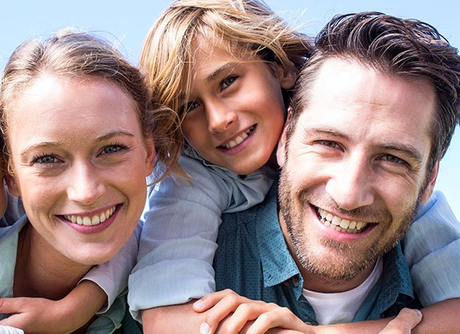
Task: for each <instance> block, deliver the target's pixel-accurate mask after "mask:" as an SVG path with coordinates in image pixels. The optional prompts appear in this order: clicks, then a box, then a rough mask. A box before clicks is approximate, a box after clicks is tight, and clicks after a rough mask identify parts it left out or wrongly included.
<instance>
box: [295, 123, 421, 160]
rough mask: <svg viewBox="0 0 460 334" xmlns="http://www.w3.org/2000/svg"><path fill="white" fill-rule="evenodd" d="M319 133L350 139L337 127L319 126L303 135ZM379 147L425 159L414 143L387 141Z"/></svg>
mask: <svg viewBox="0 0 460 334" xmlns="http://www.w3.org/2000/svg"><path fill="white" fill-rule="evenodd" d="M318 134H323V135H328V136H333V137H336V138H342V139H345V140H348V139H349V136H347V135H346V134H344V133H342V132H340V131H337V130H336V129H329V128H317V129H308V130H305V131H304V132H303V135H304V136H305V137H308V136H312V135H318ZM379 147H381V148H383V149H385V150H390V151H398V152H401V153H403V154H404V155H407V156H409V157H410V158H411V159H413V160H415V161H416V162H417V163H422V161H423V155H422V153H421V152H420V151H419V150H417V148H415V147H414V146H413V145H410V144H404V143H394V142H387V143H383V144H379Z"/></svg>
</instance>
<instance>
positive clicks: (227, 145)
mask: <svg viewBox="0 0 460 334" xmlns="http://www.w3.org/2000/svg"><path fill="white" fill-rule="evenodd" d="M256 126H257V124H253V125H251V126H249V127H247V128H246V129H244V130H241V131H239V132H238V133H236V134H234V135H232V136H231V137H230V138H227V139H226V140H225V141H223V142H222V143H221V144H219V145H218V146H217V147H216V148H218V149H227V150H228V149H232V148H234V147H236V146H238V145H239V144H241V143H242V142H243V141H244V140H245V139H246V138H248V137H249V136H250V135H251V133H252V132H253V131H254V129H255V128H256Z"/></svg>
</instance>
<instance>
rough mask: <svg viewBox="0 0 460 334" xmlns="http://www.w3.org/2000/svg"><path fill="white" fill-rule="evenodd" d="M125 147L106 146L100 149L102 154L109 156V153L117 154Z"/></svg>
mask: <svg viewBox="0 0 460 334" xmlns="http://www.w3.org/2000/svg"><path fill="white" fill-rule="evenodd" d="M126 148H127V147H126V146H124V145H108V146H105V147H104V148H103V149H102V152H101V153H102V154H111V153H117V152H119V151H121V150H123V149H126Z"/></svg>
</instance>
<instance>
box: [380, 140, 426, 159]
mask: <svg viewBox="0 0 460 334" xmlns="http://www.w3.org/2000/svg"><path fill="white" fill-rule="evenodd" d="M382 147H383V148H385V149H387V150H391V151H398V152H402V153H403V154H404V155H407V156H409V157H410V158H411V159H412V160H414V161H416V162H417V163H418V164H421V163H422V161H423V156H422V153H421V152H419V151H418V150H417V149H416V148H415V147H414V146H412V145H406V144H402V143H386V144H383V145H382Z"/></svg>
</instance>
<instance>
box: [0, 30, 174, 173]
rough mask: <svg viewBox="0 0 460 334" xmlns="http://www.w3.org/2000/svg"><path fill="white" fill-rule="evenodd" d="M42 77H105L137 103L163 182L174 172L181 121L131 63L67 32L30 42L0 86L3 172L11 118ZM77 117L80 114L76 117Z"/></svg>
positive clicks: (18, 52)
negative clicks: (154, 97) (176, 135)
mask: <svg viewBox="0 0 460 334" xmlns="http://www.w3.org/2000/svg"><path fill="white" fill-rule="evenodd" d="M41 73H50V74H52V75H56V76H61V77H80V78H85V77H90V78H101V79H104V80H107V81H110V82H113V83H115V84H116V85H117V86H119V87H120V88H121V89H122V90H123V91H124V92H125V93H126V94H127V95H128V96H129V97H130V98H131V99H132V100H133V101H134V106H135V109H136V113H137V116H138V119H139V124H140V127H141V130H142V134H143V136H144V137H145V138H148V137H153V139H154V142H155V152H156V166H157V168H156V171H157V175H156V177H157V178H158V179H161V178H163V177H164V176H166V175H167V173H168V172H169V171H171V170H172V169H173V168H174V167H175V165H176V163H177V160H178V158H179V155H180V153H181V146H178V145H177V143H176V141H174V139H173V135H172V133H173V132H174V130H175V129H177V124H178V120H177V119H176V118H175V115H174V114H173V113H171V112H169V111H167V110H166V108H163V107H159V106H157V105H153V103H152V101H151V99H150V96H149V94H148V92H147V88H146V85H145V81H144V78H143V76H142V74H141V73H140V71H139V70H138V69H137V68H136V67H135V66H132V65H131V64H129V62H128V61H126V60H125V59H124V58H123V56H122V55H121V54H120V53H119V52H118V51H117V50H116V48H115V47H114V46H112V45H111V44H110V43H108V42H107V41H105V40H103V39H101V38H99V37H96V36H93V35H91V34H88V33H85V32H78V31H75V30H74V29H65V30H62V31H60V32H58V33H56V34H55V35H54V36H53V37H51V38H49V39H46V40H44V41H40V40H37V39H32V40H28V41H26V42H24V43H23V44H21V45H20V46H18V47H17V48H16V50H15V51H14V53H13V54H12V55H11V57H10V59H9V61H8V63H7V65H6V67H5V71H4V74H3V77H2V81H1V86H0V125H1V131H2V138H1V140H0V143H1V144H2V148H3V158H4V161H5V167H8V171H9V172H10V173H12V172H13V170H12V169H11V166H12V164H11V162H10V161H9V154H8V152H9V147H8V134H9V131H8V130H9V126H8V124H9V121H8V120H9V117H8V115H9V114H10V113H12V112H14V104H15V102H16V100H17V99H18V98H20V97H21V95H22V93H23V91H24V89H26V88H27V87H28V86H30V84H31V83H32V82H33V81H34V80H35V79H37V78H38V77H39V76H40V74H41ZM75 117H78V115H75Z"/></svg>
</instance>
